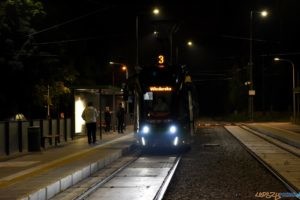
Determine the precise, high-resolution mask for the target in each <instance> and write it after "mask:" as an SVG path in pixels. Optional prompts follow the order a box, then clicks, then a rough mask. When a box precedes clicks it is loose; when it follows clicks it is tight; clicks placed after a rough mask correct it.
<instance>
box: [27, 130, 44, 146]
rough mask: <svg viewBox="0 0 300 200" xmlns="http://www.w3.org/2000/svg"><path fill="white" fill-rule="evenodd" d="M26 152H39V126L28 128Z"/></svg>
mask: <svg viewBox="0 0 300 200" xmlns="http://www.w3.org/2000/svg"><path fill="white" fill-rule="evenodd" d="M28 151H41V131H40V127H39V126H30V127H28Z"/></svg>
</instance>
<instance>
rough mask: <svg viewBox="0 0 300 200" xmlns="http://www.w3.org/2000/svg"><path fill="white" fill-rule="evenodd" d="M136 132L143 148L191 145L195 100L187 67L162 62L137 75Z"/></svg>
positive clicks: (186, 146) (135, 88) (135, 90)
mask: <svg viewBox="0 0 300 200" xmlns="http://www.w3.org/2000/svg"><path fill="white" fill-rule="evenodd" d="M133 82H134V90H133V94H134V99H135V101H134V113H135V115H134V127H135V128H134V129H135V131H134V134H135V138H136V142H137V144H138V145H139V146H140V147H141V148H142V149H149V148H158V147H167V148H175V149H179V148H182V147H183V148H190V145H191V143H192V138H193V134H194V100H193V96H194V95H193V94H194V92H193V87H192V81H191V77H190V75H189V73H188V71H187V70H186V67H176V66H168V65H165V64H164V63H158V64H157V65H155V66H151V67H145V68H143V69H142V70H141V71H140V72H139V73H138V74H137V75H136V76H135V78H134V81H133Z"/></svg>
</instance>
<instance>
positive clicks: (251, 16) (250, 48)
mask: <svg viewBox="0 0 300 200" xmlns="http://www.w3.org/2000/svg"><path fill="white" fill-rule="evenodd" d="M249 30H250V40H249V81H250V87H249V89H250V90H253V87H254V86H253V55H252V52H253V11H252V10H251V11H250V27H249ZM248 95H249V105H248V106H249V108H248V109H249V110H248V111H249V117H250V121H253V95H250V94H248Z"/></svg>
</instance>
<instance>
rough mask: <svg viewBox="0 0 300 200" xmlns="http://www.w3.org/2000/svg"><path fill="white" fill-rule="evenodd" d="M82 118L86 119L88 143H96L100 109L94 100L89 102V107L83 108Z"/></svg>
mask: <svg viewBox="0 0 300 200" xmlns="http://www.w3.org/2000/svg"><path fill="white" fill-rule="evenodd" d="M81 117H82V119H83V120H84V121H85V126H86V129H87V137H88V143H89V144H91V143H93V144H95V143H96V131H97V117H98V111H97V109H96V108H95V107H94V105H93V102H88V104H87V107H86V108H85V109H84V110H83V112H82V115H81Z"/></svg>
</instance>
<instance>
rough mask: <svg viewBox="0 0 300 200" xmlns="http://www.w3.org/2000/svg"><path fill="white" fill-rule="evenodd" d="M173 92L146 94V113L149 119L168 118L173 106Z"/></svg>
mask: <svg viewBox="0 0 300 200" xmlns="http://www.w3.org/2000/svg"><path fill="white" fill-rule="evenodd" d="M171 97H172V93H171V92H146V93H145V94H144V111H145V114H146V115H147V117H148V118H151V117H154V118H155V117H163V116H168V115H169V114H170V110H171V104H172V101H171V100H172V98H171Z"/></svg>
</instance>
